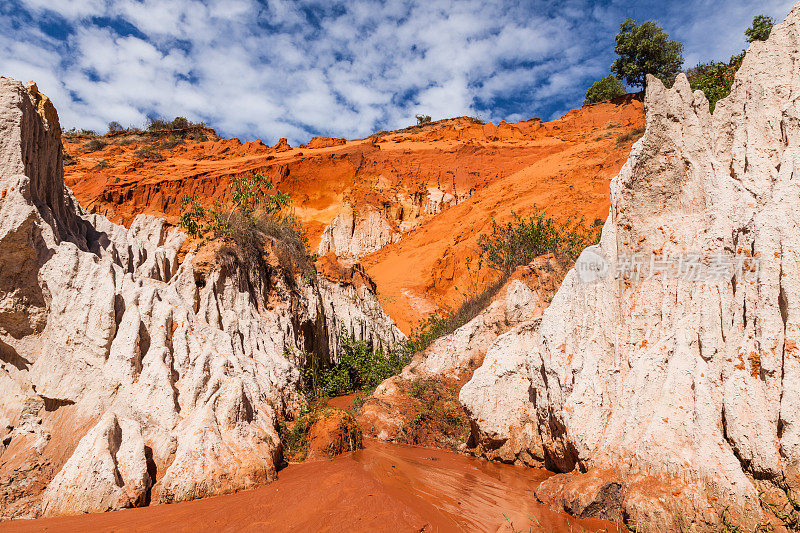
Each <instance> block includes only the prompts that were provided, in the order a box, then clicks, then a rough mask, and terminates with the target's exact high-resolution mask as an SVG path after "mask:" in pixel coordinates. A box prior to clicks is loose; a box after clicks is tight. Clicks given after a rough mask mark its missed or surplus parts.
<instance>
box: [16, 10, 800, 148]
mask: <svg viewBox="0 0 800 533" xmlns="http://www.w3.org/2000/svg"><path fill="white" fill-rule="evenodd" d="M16 1H17V2H19V5H20V7H19V9H17V10H10V11H9V10H8V9H6V10H5V11H4V8H3V7H2V6H0V74H6V75H11V76H14V77H18V78H22V79H28V78H31V79H36V80H37V82H38V83H39V85H40V87H41V89H42V90H43V91H44V92H46V93H48V94H49V95H50V96H51V98H52V99H53V100H54V101H55V102H56V104H57V106H58V109H59V112H60V115H61V117H62V122H63V123H64V125H65V126H66V127H70V126H78V127H89V128H95V129H102V128H104V125H105V124H106V123H107V122H109V121H111V120H117V121H120V122H122V123H131V124H142V123H144V121H145V120H146V116H147V115H148V114H152V113H156V114H160V115H163V116H167V117H172V116H175V115H183V116H187V117H189V118H192V119H195V120H200V119H202V120H206V121H207V122H208V123H210V124H212V125H213V126H215V127H217V128H218V129H220V130H221V131H222V132H224V133H227V134H232V135H239V136H242V137H244V138H245V139H252V138H255V137H261V138H263V139H264V141H265V142H275V140H277V138H279V137H287V138H289V139H290V141H291V142H293V143H298V142H303V141H305V140H307V139H308V137H310V136H311V135H313V134H317V133H322V134H330V135H336V136H346V137H360V136H365V135H368V134H369V133H372V132H373V131H375V130H377V129H381V128H395V127H401V126H405V125H408V124H410V123H412V122H413V120H414V119H413V116H414V114H416V113H424V114H429V115H431V116H433V117H437V118H439V117H447V116H454V115H461V114H472V115H481V116H483V117H487V118H491V119H493V120H500V119H503V118H506V119H510V120H513V119H516V118H518V117H529V116H534V115H543V116H546V117H550V116H553V115H556V114H563V112H565V111H566V110H567V109H569V108H570V107H574V106H578V105H580V102H581V100H582V98H583V93H584V91H585V89H586V87H587V86H588V85H589V84H590V83H591V82H592V81H593V80H594V79H596V78H597V77H600V76H602V75H604V74H605V73H606V72H607V71H608V66H609V65H610V63H611V61H612V59H613V58H612V55H613V35H614V33H615V32H616V30H617V27H618V24H619V22H620V21H621V20H622V19H623V18H625V16H627V15H628V14H630V12H631V10H632V6H633V11H634V14H635V15H637V16H640V15H644V16H645V17H646V18H658V19H659V20H661V21H662V23H663V25H664V27H665V29H667V30H668V31H670V33H671V34H672V36H673V37H675V38H679V39H681V40H682V41H684V42H685V43H686V57H687V62H688V63H691V62H696V61H699V60H701V59H703V60H709V59H723V58H726V57H727V56H729V55H730V54H731V53H733V52H735V51H737V50H738V49H740V48H741V47H742V46H743V40H744V39H743V36H742V32H743V30H744V28H745V27H746V26H747V25H748V24H749V22H750V20H751V19H752V16H753V15H754V14H755V13H756V12H762V11H763V12H766V13H767V14H771V15H775V16H783V15H785V13H786V12H787V11H788V8H789V7H790V5H791V4H792V0H765V1H761V2H759V1H758V0H728V1H726V2H725V4H726V6H725V7H724V8H722V9H723V11H724V13H721V12H720V9H721V8H720V5H719V4H720V1H719V0H699V1H698V2H694V3H692V4H691V5H689V4H685V3H679V2H678V1H677V0H668V1H665V2H660V1H659V2H656V1H655V0H653V1H652V2H649V1H644V2H634V1H633V0H610V1H604V2H593V1H591V0H569V1H566V2H563V1H561V2H556V1H555V0H550V1H547V2H544V1H543V2H541V4H542V5H538V4H537V5H536V6H533V5H526V4H525V3H519V2H513V1H504V0H489V1H486V0H483V1H482V0H459V1H456V0H428V1H423V0H408V1H387V2H380V3H379V2H372V1H369V0H349V1H348V2H347V3H343V2H339V1H332V2H321V1H314V0H302V1H289V0H269V1H268V2H267V1H264V0H203V1H201V0H171V1H170V2H164V1H160V0H59V1H58V2H54V1H53V0H16ZM3 15H5V16H3ZM95 17H102V18H101V19H99V20H101V21H102V25H99V24H101V22H98V19H96V18H95ZM640 18H641V17H640ZM48 21H49V22H53V21H55V22H54V23H55V24H56V26H58V27H59V28H61V30H60V31H56V32H52V31H49V29H48V28H49V26H48ZM109 21H110V22H109ZM64 32H66V33H67V34H68V36H67V37H66V38H62V37H61V34H62V33H64ZM50 33H52V34H53V35H58V37H53V36H51V35H50Z"/></svg>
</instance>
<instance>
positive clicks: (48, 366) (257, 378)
mask: <svg viewBox="0 0 800 533" xmlns="http://www.w3.org/2000/svg"><path fill="white" fill-rule="evenodd" d="M184 240H185V236H184V235H183V234H182V233H181V232H179V231H177V230H176V229H175V228H170V227H168V226H167V225H166V224H165V222H164V221H163V220H161V219H158V218H155V217H152V216H149V215H142V216H139V217H137V218H136V219H135V220H134V221H133V222H132V224H131V226H130V228H129V229H127V228H125V227H123V226H118V225H116V224H112V223H111V222H109V221H108V220H107V219H106V218H105V217H103V216H100V215H90V214H88V213H86V212H85V211H83V210H82V209H81V207H80V206H79V205H77V203H76V201H75V200H74V198H73V197H72V195H71V192H70V191H69V190H68V189H66V188H65V187H64V183H63V172H62V169H61V141H60V129H59V126H58V118H57V114H56V112H55V109H53V107H52V104H50V102H49V100H47V98H46V97H44V96H43V95H41V94H39V93H38V91H37V90H36V88H35V86H30V87H29V88H28V89H26V88H25V87H24V86H23V85H22V84H20V83H19V82H17V81H15V80H11V79H8V78H0V428H1V429H0V442H1V443H2V446H0V518H9V517H22V516H29V517H30V516H38V515H40V514H42V513H44V514H69V513H81V512H90V511H103V510H109V509H116V508H120V507H130V506H137V505H142V504H146V503H148V502H151V501H152V502H153V503H155V502H171V501H180V500H187V499H193V498H198V497H202V496H209V495H214V494H221V493H225V492H231V491H235V490H239V489H243V488H247V487H252V486H255V485H257V484H260V483H265V482H267V481H269V480H271V479H273V478H274V476H275V464H276V461H277V460H278V459H279V457H280V445H279V440H278V435H277V432H276V430H275V425H276V417H277V416H278V415H279V413H281V412H282V411H284V410H286V409H293V408H294V406H295V404H296V388H297V385H298V382H299V371H298V367H297V355H296V354H297V353H298V352H299V351H300V350H311V351H315V352H317V354H318V355H319V356H324V357H329V356H330V357H335V346H336V345H337V343H338V336H339V333H340V332H341V331H342V330H347V331H349V332H351V334H353V335H354V336H355V337H356V338H358V339H365V340H369V341H371V342H372V343H373V344H375V345H376V346H389V345H391V344H393V343H395V342H396V341H397V340H399V339H400V338H402V334H401V333H400V332H399V330H397V328H396V327H395V326H394V324H393V322H392V321H391V319H389V318H388V317H387V316H386V315H385V314H384V313H383V311H382V309H381V307H380V305H379V304H378V302H377V299H376V298H375V295H374V293H373V292H372V290H371V288H370V285H369V284H360V285H359V286H355V285H352V284H349V283H346V282H339V281H334V280H327V279H324V278H320V279H319V280H316V279H305V278H304V277H303V276H302V275H300V274H298V273H297V272H296V271H294V270H292V269H291V268H289V267H288V266H286V265H284V264H282V263H281V262H280V261H277V260H274V261H273V260H269V261H267V264H265V265H264V266H263V268H261V271H260V272H258V274H256V273H254V269H253V268H250V266H249V265H243V264H241V262H240V261H239V260H238V259H237V257H235V255H233V254H232V253H228V254H227V255H226V254H225V253H223V252H224V251H221V250H215V249H209V247H205V248H202V249H200V250H199V251H198V250H196V251H193V252H190V253H188V254H186V256H185V259H183V261H179V253H178V252H179V248H180V247H181V245H182V244H183V242H184ZM272 246H280V243H273V244H272ZM272 255H275V254H272Z"/></svg>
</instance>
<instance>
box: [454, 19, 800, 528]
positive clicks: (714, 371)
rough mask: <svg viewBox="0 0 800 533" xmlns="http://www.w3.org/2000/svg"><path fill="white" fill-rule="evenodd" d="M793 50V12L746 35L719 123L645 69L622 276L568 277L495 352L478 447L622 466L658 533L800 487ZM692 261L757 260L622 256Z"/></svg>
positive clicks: (739, 515)
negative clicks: (649, 269)
mask: <svg viewBox="0 0 800 533" xmlns="http://www.w3.org/2000/svg"><path fill="white" fill-rule="evenodd" d="M799 60H800V5H798V6H795V7H794V9H793V10H792V12H791V13H790V14H789V16H788V18H787V19H786V21H785V22H784V23H783V24H781V25H778V26H776V27H775V28H774V29H773V31H772V35H771V37H770V39H769V40H768V41H766V42H754V43H752V44H751V46H750V49H749V51H748V53H747V56H746V57H745V59H744V62H743V64H742V67H741V69H740V70H739V72H738V74H737V75H736V81H735V83H734V86H733V90H732V92H731V95H730V96H729V97H727V98H726V99H724V100H722V101H720V102H719V103H718V104H717V107H716V110H715V112H714V114H713V115H711V114H710V113H709V110H708V102H707V100H706V98H705V96H704V95H703V93H702V92H700V91H697V92H694V93H693V92H692V91H691V89H690V87H689V84H688V82H687V80H686V78H685V76H683V75H680V76H679V77H678V79H677V81H676V82H675V85H674V87H673V88H672V89H666V88H665V87H664V86H663V84H662V83H661V82H659V81H658V80H656V79H655V78H652V77H651V78H649V79H648V83H647V95H646V112H647V119H646V132H645V134H644V137H643V138H642V139H641V140H640V141H639V142H637V143H636V144H635V145H634V147H633V150H632V153H631V156H630V159H629V160H628V162H627V164H626V165H625V166H624V168H623V169H622V171H621V172H620V174H619V176H617V178H615V179H614V180H613V182H612V185H611V203H612V207H611V211H610V217H609V219H608V221H607V223H606V226H605V227H604V229H603V236H602V239H601V243H600V245H599V247H597V248H596V249H595V252H597V253H599V254H601V255H603V256H604V257H605V258H607V259H608V260H609V261H610V271H611V275H610V276H609V277H606V278H604V279H602V280H600V281H597V282H595V283H588V284H587V283H583V282H581V280H580V279H579V276H578V274H577V272H575V271H572V272H570V274H568V275H567V277H566V279H565V281H564V283H563V285H562V287H561V289H560V290H559V292H558V294H557V295H556V297H555V298H554V300H553V302H552V305H551V306H550V308H549V309H548V310H547V311H546V312H545V314H544V316H543V318H542V321H541V325H540V326H539V327H538V328H536V327H535V325H533V324H531V325H529V326H524V327H523V326H521V327H519V328H517V329H515V330H513V331H511V332H509V333H507V334H506V335H504V336H503V337H501V338H500V339H498V341H497V343H496V344H495V345H494V346H493V347H492V348H491V349H490V350H489V355H487V357H486V360H485V362H484V365H483V367H481V368H480V369H478V370H477V371H476V372H475V375H474V377H473V378H472V380H471V381H470V382H469V383H468V384H467V385H465V386H464V388H463V389H462V391H461V396H460V399H461V401H462V403H463V404H464V406H465V408H466V409H467V410H468V413H469V415H470V418H471V420H472V422H473V424H474V426H473V427H474V433H475V434H474V438H475V439H476V440H477V444H479V449H480V448H482V449H483V450H492V449H498V448H500V447H506V448H509V447H510V448H513V449H511V450H509V451H510V452H512V453H516V454H529V455H530V456H533V457H539V458H540V459H541V461H542V463H544V464H547V465H548V466H550V467H552V468H555V469H558V470H561V471H564V472H568V471H572V470H573V469H576V468H580V469H581V470H587V469H588V470H589V474H588V475H591V474H592V472H593V471H595V472H596V471H605V472H616V474H613V475H615V476H616V478H615V479H614V481H618V482H619V483H620V486H621V492H620V502H619V505H620V506H621V508H622V509H624V512H625V514H627V515H628V516H631V517H632V518H634V519H636V518H640V519H643V520H650V521H655V523H654V524H653V525H655V526H657V527H661V528H672V527H676V526H675V522H674V520H675V519H676V516H677V513H678V512H680V513H681V514H682V516H683V518H684V519H685V520H688V521H695V523H696V524H697V525H699V526H700V527H702V526H703V525H704V524H705V525H706V526H708V525H709V523H713V522H715V521H718V520H719V519H720V513H721V510H722V509H723V508H724V507H725V506H726V505H730V506H731V508H730V513H731V516H732V517H733V518H732V519H735V520H740V521H741V522H743V523H745V524H749V525H750V526H752V525H753V524H755V523H756V522H757V521H758V520H759V518H760V514H761V510H760V506H759V495H758V490H757V486H756V485H757V484H756V482H755V481H754V480H753V479H754V478H758V479H762V480H768V481H769V482H771V483H773V484H775V485H781V486H784V487H788V488H791V489H792V490H793V491H795V492H796V491H797V490H800V474H799V472H798V464H800V392H798V391H800V363H798V362H797V361H798V360H797V356H798V354H799V353H800V352H798V351H797V343H798V338H799V337H800V298H798V294H800V261H798V259H800V257H798V256H799V255H800V146H799V141H800V115H798V105H797V98H798V96H800V69H798V67H797V65H798V61H799ZM690 253H699V254H701V255H702V256H703V257H705V258H706V260H709V258H713V257H715V256H718V255H720V254H722V255H724V256H727V257H729V258H730V257H732V256H733V255H735V254H741V255H744V256H754V257H755V259H756V260H758V262H759V263H760V269H758V270H757V271H756V270H755V261H753V260H751V259H748V260H747V261H746V262H745V271H744V272H743V273H742V274H738V275H729V276H726V277H723V278H716V279H705V280H701V281H690V280H687V279H681V278H677V277H675V276H656V277H653V278H651V279H646V278H645V277H639V278H632V277H626V278H624V279H620V280H617V279H614V272H615V269H616V267H618V266H619V265H618V264H617V258H618V257H619V256H631V255H633V254H645V255H646V256H648V257H649V256H651V255H662V254H663V255H672V256H679V255H683V256H685V255H686V254H690ZM520 428H521V429H520ZM512 441H514V442H513V444H512ZM641 476H651V478H649V479H651V482H649V483H642V482H639V481H637V480H639V479H640V478H641ZM577 478H580V476H576V479H577ZM652 480H655V481H652ZM558 483H562V482H561V481H558V480H554V481H553V482H552V483H550V482H548V484H549V485H548V486H550V488H551V489H553V490H554V491H556V492H559V493H560V494H561V495H562V496H563V497H564V498H567V497H568V496H567V494H568V493H569V492H570V489H569V485H570V484H571V483H572V481H570V482H567V483H566V485H565V486H561V487H560V488H556V485H558ZM657 484H661V485H666V486H670V487H672V488H674V489H675V490H673V491H671V492H670V491H666V492H657V491H655V490H654V489H653V487H654V485H657ZM562 485H563V484H562ZM565 487H566V488H565ZM544 492H547V491H544ZM664 494H672V496H671V497H670V498H666V499H665V498H664V497H663V495H664ZM565 501H566V500H565ZM565 506H566V504H565ZM670 520H672V522H670Z"/></svg>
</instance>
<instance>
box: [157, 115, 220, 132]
mask: <svg viewBox="0 0 800 533" xmlns="http://www.w3.org/2000/svg"><path fill="white" fill-rule="evenodd" d="M205 127H206V123H205V122H192V121H191V120H189V119H187V118H186V117H175V118H174V119H172V120H165V119H163V118H160V117H150V118H149V119H147V129H148V131H168V130H185V129H189V128H205Z"/></svg>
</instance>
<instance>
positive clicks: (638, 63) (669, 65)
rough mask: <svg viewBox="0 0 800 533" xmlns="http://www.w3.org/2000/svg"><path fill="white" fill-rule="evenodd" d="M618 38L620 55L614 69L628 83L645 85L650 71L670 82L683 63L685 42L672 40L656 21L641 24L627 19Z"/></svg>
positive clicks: (636, 85)
mask: <svg viewBox="0 0 800 533" xmlns="http://www.w3.org/2000/svg"><path fill="white" fill-rule="evenodd" d="M615 41H616V46H615V47H614V51H615V52H616V53H617V55H619V59H617V60H616V61H614V63H613V64H612V65H611V72H612V73H613V74H615V75H616V76H617V78H619V79H621V80H624V81H625V82H627V84H628V85H631V86H635V87H641V88H642V89H644V86H645V81H646V79H647V75H648V74H652V75H653V76H656V77H657V78H660V79H661V80H663V81H665V82H666V81H667V80H669V79H671V78H672V77H674V76H675V75H676V74H677V73H678V72H679V71H680V69H681V66H682V65H683V45H682V44H681V43H679V42H677V41H670V40H669V35H668V34H667V33H666V32H664V30H663V29H662V28H661V26H659V25H658V24H657V23H656V22H655V21H652V20H648V21H647V22H643V23H642V24H638V25H637V24H636V21H634V20H632V19H627V20H626V21H625V22H623V23H622V24H621V25H620V32H619V33H618V34H617V36H616V38H615Z"/></svg>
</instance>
